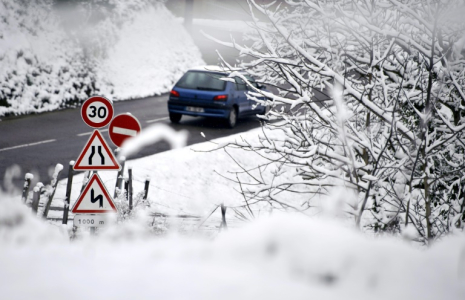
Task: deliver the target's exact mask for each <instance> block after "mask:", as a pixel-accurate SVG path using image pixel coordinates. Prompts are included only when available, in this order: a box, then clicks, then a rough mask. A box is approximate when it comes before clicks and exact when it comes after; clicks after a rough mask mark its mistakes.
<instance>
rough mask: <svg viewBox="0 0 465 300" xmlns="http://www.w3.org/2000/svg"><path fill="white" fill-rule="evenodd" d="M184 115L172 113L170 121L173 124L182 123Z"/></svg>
mask: <svg viewBox="0 0 465 300" xmlns="http://www.w3.org/2000/svg"><path fill="white" fill-rule="evenodd" d="M181 117H182V114H177V113H172V112H170V121H171V122H173V123H179V121H181Z"/></svg>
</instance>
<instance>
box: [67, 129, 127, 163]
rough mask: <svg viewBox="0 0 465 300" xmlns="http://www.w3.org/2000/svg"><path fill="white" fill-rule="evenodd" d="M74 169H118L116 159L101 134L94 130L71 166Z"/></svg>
mask: <svg viewBox="0 0 465 300" xmlns="http://www.w3.org/2000/svg"><path fill="white" fill-rule="evenodd" d="M73 169H74V170H91V171H93V170H119V169H121V166H120V164H119V163H118V162H117V161H116V159H115V156H114V155H113V153H112V152H111V150H110V148H109V147H108V145H107V143H106V142H105V140H104V139H103V136H102V134H101V133H100V132H99V131H98V130H94V132H93V133H92V135H91V136H90V138H89V140H88V141H87V144H86V145H85V147H84V149H83V150H82V152H81V154H80V155H79V158H78V159H77V161H76V163H75V164H74V167H73Z"/></svg>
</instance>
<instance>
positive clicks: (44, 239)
mask: <svg viewBox="0 0 465 300" xmlns="http://www.w3.org/2000/svg"><path fill="white" fill-rule="evenodd" d="M18 200H19V199H13V198H10V197H9V196H7V195H4V194H3V193H1V192H0V248H1V247H5V246H20V245H28V244H44V243H52V242H67V241H68V234H67V233H66V231H65V230H62V229H61V228H58V227H56V226H53V225H50V224H48V223H46V222H44V221H43V220H40V219H39V218H38V217H35V216H33V215H32V213H31V211H30V209H28V208H27V207H26V206H25V205H24V204H23V203H21V202H20V201H18ZM0 278H1V277H0Z"/></svg>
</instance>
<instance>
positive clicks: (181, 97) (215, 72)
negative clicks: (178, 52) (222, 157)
mask: <svg viewBox="0 0 465 300" xmlns="http://www.w3.org/2000/svg"><path fill="white" fill-rule="evenodd" d="M228 75H229V73H228V72H225V71H223V70H221V69H220V68H218V67H215V66H211V67H210V66H207V67H201V68H196V69H192V70H189V71H187V72H186V73H185V74H184V75H183V76H182V77H181V79H179V81H178V82H177V83H176V84H175V85H174V87H173V89H172V90H171V93H170V97H169V100H168V111H169V115H170V120H171V122H173V123H179V121H180V120H181V117H182V115H189V116H201V117H211V118H220V119H224V120H225V121H226V122H227V125H228V126H229V127H230V128H233V127H234V126H236V123H237V119H238V118H240V117H244V116H250V115H257V114H264V113H265V112H266V107H265V106H261V105H256V103H255V102H254V101H251V100H248V99H247V96H246V93H247V92H248V91H249V90H251V88H249V87H247V85H246V84H245V82H244V81H243V80H242V79H241V78H239V77H235V78H234V82H231V81H225V80H220V78H224V77H228ZM244 76H245V78H247V80H248V81H249V82H251V83H252V84H253V85H254V86H255V87H256V88H259V89H263V86H261V85H259V84H257V83H256V82H255V81H254V79H253V78H252V77H250V76H249V75H245V74H244ZM231 79H232V78H231ZM232 80H233V79H232ZM254 106H255V107H254Z"/></svg>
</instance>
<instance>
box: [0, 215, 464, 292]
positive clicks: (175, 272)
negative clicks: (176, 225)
mask: <svg viewBox="0 0 465 300" xmlns="http://www.w3.org/2000/svg"><path fill="white" fill-rule="evenodd" d="M132 230H133V231H138V230H141V229H137V228H136V227H133V229H132ZM116 233H117V232H116ZM120 233H121V236H122V237H123V238H122V239H114V238H111V239H109V238H108V235H106V234H102V236H95V237H90V238H88V239H84V240H81V241H75V242H73V243H56V244H54V245H47V246H46V247H38V248H37V247H36V248H33V247H27V248H26V247H23V248H17V247H4V246H3V247H0V264H1V265H2V268H1V269H0V278H1V280H0V288H1V290H2V296H3V297H4V298H6V299H19V298H22V299H29V298H44V297H46V298H49V299H53V298H58V297H62V295H64V294H65V295H66V297H67V299H83V298H85V297H88V295H92V296H93V297H98V298H105V299H128V298H134V297H135V298H137V299H148V298H153V297H154V295H156V297H157V298H160V299H204V300H208V299H309V298H316V299H346V298H351V299H452V300H453V299H463V297H464V296H465V285H464V282H465V242H464V241H465V239H464V236H463V235H462V236H454V237H450V238H448V239H446V240H444V241H442V242H441V243H439V244H438V245H436V246H433V247H432V249H429V250H426V251H421V250H416V249H412V248H410V247H409V246H407V245H406V244H403V243H402V242H401V241H398V240H397V241H396V240H392V239H388V238H379V239H377V240H370V239H367V238H366V237H364V236H362V235H361V234H360V233H358V232H355V231H352V230H349V229H346V228H344V227H343V226H341V225H340V224H338V223H335V222H333V221H329V220H322V219H320V220H311V219H309V218H307V217H304V216H299V215H277V216H273V217H270V218H262V219H259V220H257V221H255V222H253V223H251V224H249V225H247V226H246V227H244V228H242V229H240V230H229V231H225V232H223V233H222V234H221V235H220V236H219V238H217V239H216V240H214V241H209V240H204V239H194V238H189V237H185V236H178V235H169V236H166V237H162V238H153V236H152V238H151V237H150V236H148V235H143V237H142V236H141V237H140V238H133V236H134V235H131V234H129V235H128V229H127V228H126V230H124V231H120ZM114 234H115V231H113V233H112V235H114ZM45 271H46V274H47V276H44V272H45Z"/></svg>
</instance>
